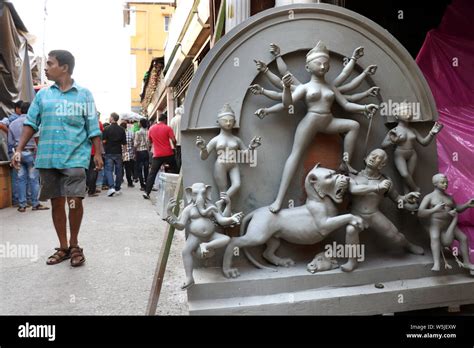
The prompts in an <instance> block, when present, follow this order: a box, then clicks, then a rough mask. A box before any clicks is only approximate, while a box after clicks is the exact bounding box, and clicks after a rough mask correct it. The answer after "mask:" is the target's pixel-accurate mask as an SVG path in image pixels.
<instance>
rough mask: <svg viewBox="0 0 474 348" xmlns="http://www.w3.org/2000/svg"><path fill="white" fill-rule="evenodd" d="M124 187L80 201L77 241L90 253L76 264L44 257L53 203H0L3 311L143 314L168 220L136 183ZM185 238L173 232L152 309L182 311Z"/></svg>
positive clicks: (49, 247) (51, 241)
mask: <svg viewBox="0 0 474 348" xmlns="http://www.w3.org/2000/svg"><path fill="white" fill-rule="evenodd" d="M125 186H126V185H125ZM122 191H123V194H122V195H121V196H118V197H107V196H106V194H105V192H102V193H101V194H100V196H99V197H94V198H86V199H85V200H84V218H83V222H82V227H81V232H80V234H79V242H80V246H81V247H82V248H84V254H85V257H86V259H87V260H86V263H85V264H84V265H83V266H82V267H78V268H73V267H71V266H70V263H69V260H66V261H64V262H62V263H60V264H58V265H54V266H48V265H46V263H45V262H46V259H47V257H48V256H49V255H51V254H52V253H53V252H54V247H57V246H58V241H57V237H56V233H55V231H54V228H53V223H52V219H51V210H48V211H31V208H29V209H28V210H27V212H26V213H19V212H17V210H16V208H6V209H0V221H1V222H0V245H2V246H3V248H4V250H5V252H4V253H3V255H1V257H2V260H1V262H0V274H1V282H2V287H1V294H0V296H1V298H2V300H1V301H0V315H144V314H145V312H146V306H147V302H148V297H149V294H150V288H151V284H152V280H153V274H154V271H155V267H156V262H157V260H158V255H159V251H160V247H161V242H162V238H163V234H164V232H165V229H166V227H167V224H166V223H165V222H163V221H162V220H161V217H160V216H159V215H158V214H157V213H156V209H155V205H152V203H151V202H150V201H148V200H144V199H143V198H142V196H141V191H139V190H138V187H135V188H127V187H124V188H123V189H122ZM47 205H48V206H50V205H49V202H48V203H47ZM183 243H184V232H182V231H177V233H176V235H175V237H174V240H173V245H172V249H171V255H170V258H169V262H168V268H167V271H166V274H165V278H164V282H163V288H162V293H161V297H160V301H159V304H158V310H157V315H186V314H187V304H186V292H183V291H181V290H180V285H181V284H182V283H183V282H184V270H183V266H182V261H181V248H182V244H183ZM20 245H28V246H30V249H29V250H31V252H30V254H29V255H28V257H17V255H14V254H13V253H12V252H10V253H7V252H6V249H10V250H11V249H12V248H17V249H18V246H20ZM36 251H37V254H36ZM20 256H22V255H20ZM23 256H24V255H23ZM35 256H37V257H35Z"/></svg>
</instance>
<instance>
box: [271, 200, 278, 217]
mask: <svg viewBox="0 0 474 348" xmlns="http://www.w3.org/2000/svg"><path fill="white" fill-rule="evenodd" d="M269 209H270V211H271V212H272V213H273V214H276V213H278V212H279V211H280V209H281V202H280V201H279V200H276V201H275V202H273V203H272V205H271V206H270V207H269Z"/></svg>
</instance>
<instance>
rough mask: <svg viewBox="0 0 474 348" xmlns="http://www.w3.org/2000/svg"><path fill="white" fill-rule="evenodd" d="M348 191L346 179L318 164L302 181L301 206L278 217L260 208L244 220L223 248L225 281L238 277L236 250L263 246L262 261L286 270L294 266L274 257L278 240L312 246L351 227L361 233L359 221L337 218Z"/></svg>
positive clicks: (356, 218) (347, 215)
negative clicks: (334, 233) (233, 260)
mask: <svg viewBox="0 0 474 348" xmlns="http://www.w3.org/2000/svg"><path fill="white" fill-rule="evenodd" d="M348 187H349V178H348V177H347V176H345V175H342V174H338V173H336V172H335V171H334V170H331V169H327V168H323V167H320V166H319V164H317V165H316V166H315V167H314V168H313V169H312V170H311V171H310V172H309V173H308V175H307V176H306V179H305V190H306V195H307V199H306V203H305V204H304V205H302V206H299V207H295V208H289V209H282V210H281V211H279V212H278V213H277V214H274V213H272V212H271V211H270V210H269V209H268V207H261V208H258V209H256V210H254V211H253V212H251V213H250V214H248V215H247V216H246V217H245V218H244V220H243V222H242V225H241V228H240V237H234V238H232V239H231V241H230V242H229V244H228V245H227V247H226V250H225V253H224V261H223V266H222V271H223V273H224V275H225V276H226V277H228V278H236V277H238V276H239V275H240V274H239V271H238V269H237V268H232V258H233V255H234V250H235V248H247V247H252V246H258V245H262V244H266V249H265V251H264V252H263V257H264V258H265V259H266V260H267V261H268V262H270V263H272V264H274V265H276V266H284V267H288V266H292V265H294V261H293V260H291V259H290V258H280V257H278V256H277V255H275V252H276V250H277V249H278V247H279V246H280V239H283V240H286V241H288V242H290V243H294V244H301V245H311V244H315V243H318V242H320V241H322V240H323V239H325V238H326V237H327V236H328V235H329V234H330V233H332V232H333V231H335V230H336V229H338V228H340V227H345V226H347V225H352V226H355V227H357V228H359V229H363V228H364V222H363V220H362V218H361V217H359V216H356V215H353V214H343V215H337V213H338V212H337V207H336V203H341V202H342V200H343V197H344V194H345V193H346V191H347V189H348ZM245 232H246V233H245ZM244 250H245V249H244ZM245 254H246V256H247V257H248V258H249V260H250V261H251V262H252V263H253V264H254V265H255V266H256V267H258V268H268V267H265V266H264V265H262V264H260V263H259V262H257V261H256V260H255V259H254V258H253V257H252V255H250V254H249V253H248V252H247V251H246V250H245Z"/></svg>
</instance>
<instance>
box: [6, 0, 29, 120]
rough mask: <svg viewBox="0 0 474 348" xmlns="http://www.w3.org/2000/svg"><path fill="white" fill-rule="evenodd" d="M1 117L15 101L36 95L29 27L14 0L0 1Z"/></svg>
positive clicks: (10, 109) (11, 109) (7, 113)
mask: <svg viewBox="0 0 474 348" xmlns="http://www.w3.org/2000/svg"><path fill="white" fill-rule="evenodd" d="M0 37H1V40H0V119H2V118H3V117H5V116H8V115H10V114H11V113H12V112H13V111H14V110H13V103H15V102H16V101H18V100H23V101H29V102H31V101H32V100H33V98H34V96H35V92H34V89H33V80H32V77H31V67H30V58H29V55H28V51H29V50H30V49H31V47H30V46H29V44H28V40H27V30H26V27H25V26H24V24H23V22H22V21H21V19H20V17H19V16H18V14H17V12H16V11H15V8H14V7H13V5H12V4H11V3H8V2H4V1H0Z"/></svg>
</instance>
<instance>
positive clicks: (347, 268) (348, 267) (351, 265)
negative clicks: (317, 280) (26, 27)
mask: <svg viewBox="0 0 474 348" xmlns="http://www.w3.org/2000/svg"><path fill="white" fill-rule="evenodd" d="M357 264H358V262H357V260H355V259H349V260H347V262H346V263H345V264H343V265H342V266H341V270H342V271H343V272H352V271H353V270H355V269H356V268H357Z"/></svg>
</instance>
